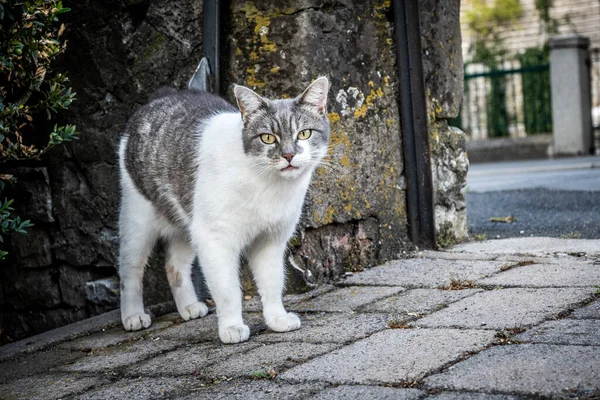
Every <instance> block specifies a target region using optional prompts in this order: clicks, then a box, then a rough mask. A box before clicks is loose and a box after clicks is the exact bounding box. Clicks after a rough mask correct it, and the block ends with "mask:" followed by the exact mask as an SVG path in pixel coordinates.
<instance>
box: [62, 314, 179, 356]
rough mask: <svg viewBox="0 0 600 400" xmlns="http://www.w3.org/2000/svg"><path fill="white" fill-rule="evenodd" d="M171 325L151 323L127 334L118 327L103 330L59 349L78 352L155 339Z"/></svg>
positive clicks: (65, 344)
mask: <svg viewBox="0 0 600 400" xmlns="http://www.w3.org/2000/svg"><path fill="white" fill-rule="evenodd" d="M172 325H173V322H171V321H159V322H153V323H152V325H151V326H150V327H149V328H147V329H142V330H141V331H135V332H127V331H126V330H125V329H123V327H121V326H119V327H116V328H112V329H108V330H105V331H104V332H99V333H96V334H93V335H90V336H85V337H82V338H80V339H77V340H75V341H72V342H67V343H63V344H62V345H60V347H61V348H64V349H68V350H79V351H91V350H98V349H105V348H107V347H110V346H115V345H117V344H121V343H125V342H131V341H134V340H138V339H141V338H144V337H156V336H157V335H160V331H161V330H162V329H164V328H168V327H169V326H172Z"/></svg>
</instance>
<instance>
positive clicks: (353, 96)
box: [0, 0, 464, 338]
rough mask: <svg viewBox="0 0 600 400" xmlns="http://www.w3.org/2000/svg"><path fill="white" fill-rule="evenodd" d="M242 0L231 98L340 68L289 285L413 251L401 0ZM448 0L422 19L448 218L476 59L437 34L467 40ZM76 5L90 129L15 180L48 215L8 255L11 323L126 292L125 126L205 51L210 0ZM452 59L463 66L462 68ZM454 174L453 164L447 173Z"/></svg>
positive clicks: (71, 317) (76, 47)
mask: <svg viewBox="0 0 600 400" xmlns="http://www.w3.org/2000/svg"><path fill="white" fill-rule="evenodd" d="M231 3H232V6H231V9H230V10H228V11H227V12H226V15H225V16H224V20H225V21H230V22H227V23H225V24H224V29H225V30H226V31H225V32H224V37H225V38H226V40H225V43H224V49H223V50H224V54H223V56H222V60H221V64H222V68H223V74H224V76H223V77H222V80H223V84H222V85H221V87H223V88H227V93H225V94H224V95H225V97H227V98H228V99H230V100H231V99H232V94H231V90H230V88H231V84H232V83H240V84H245V85H247V86H249V87H251V88H253V89H255V90H256V91H257V92H259V93H261V94H263V95H265V96H284V97H286V96H295V95H296V94H298V93H299V92H300V91H301V90H302V89H303V88H304V87H305V86H306V85H308V84H309V83H310V81H311V80H312V79H314V78H316V77H318V76H320V75H326V76H328V77H329V78H330V80H331V84H332V86H331V90H330V93H329V102H328V113H329V114H328V116H329V119H330V121H331V125H332V138H331V149H330V152H329V157H328V159H327V162H326V165H324V166H323V167H322V168H319V169H318V170H317V172H316V176H315V180H314V183H313V185H312V187H311V190H310V193H309V195H308V198H307V201H306V209H305V212H304V215H303V219H302V222H301V227H300V229H299V231H298V234H297V236H296V237H295V238H294V239H293V240H292V241H291V242H290V248H291V249H292V251H291V253H290V257H289V258H288V263H289V267H290V268H289V271H290V274H289V276H290V278H291V279H290V285H289V289H291V290H294V289H302V288H303V287H306V286H307V285H308V286H313V285H317V284H320V283H322V282H326V281H331V280H334V279H336V278H338V277H340V276H341V275H343V274H344V273H345V272H347V271H355V270H360V269H363V268H367V267H369V266H372V265H375V264H379V263H382V262H384V261H385V260H388V259H391V258H396V257H401V256H402V255H403V254H404V253H405V252H406V251H408V250H411V249H412V245H411V244H410V242H409V240H408V237H407V229H406V207H405V190H406V184H405V181H404V177H403V157H402V142H401V132H400V128H399V118H400V116H399V111H398V105H397V99H398V81H397V78H396V62H395V58H396V56H395V54H396V53H395V47H394V36H393V17H392V12H391V4H390V3H391V2H390V1H389V0H370V1H361V0H336V1H325V2H323V1H311V0H301V1H300V0H299V1H290V0H287V1H276V0H267V1H261V2H259V1H256V2H251V1H241V0H240V1H232V2H231ZM453 3H454V2H453ZM443 4H444V2H443V1H439V2H435V1H423V5H424V6H423V19H422V24H423V29H424V32H427V34H426V35H425V37H424V43H429V44H428V45H425V46H424V54H427V55H428V56H427V57H425V60H424V63H425V67H426V79H427V82H426V84H427V88H428V90H429V92H428V98H429V105H430V114H431V118H430V125H431V126H432V129H431V137H432V141H433V144H432V154H434V156H435V157H439V158H440V160H441V161H440V162H437V161H435V162H434V175H435V176H436V179H437V183H438V190H437V192H436V196H437V197H436V199H437V200H436V204H438V205H441V206H440V207H441V208H440V209H441V210H445V212H446V213H445V214H444V215H445V217H446V218H447V219H449V218H450V217H451V210H452V207H454V209H455V210H463V211H461V212H463V213H464V200H462V201H463V202H462V203H461V202H460V201H461V200H460V197H459V190H458V188H459V187H460V185H461V184H462V183H461V179H463V180H464V174H463V172H464V171H463V170H460V171H463V172H460V171H459V172H458V173H457V174H454V175H452V174H453V172H452V170H453V169H454V168H455V167H456V164H454V161H453V160H452V157H458V158H459V159H461V160H462V158H461V157H464V153H461V149H462V147H461V143H460V140H458V139H457V138H459V137H460V136H456V135H455V134H454V133H452V132H451V131H449V130H448V128H447V124H446V119H447V118H449V117H451V116H452V115H454V113H455V110H457V108H458V105H457V103H456V101H457V100H456V99H457V98H459V97H460V93H461V92H462V87H460V85H461V84H462V83H461V82H462V81H461V79H462V77H461V76H460V71H461V68H462V67H461V66H460V52H459V53H458V56H457V59H456V60H455V61H453V62H452V61H448V60H447V59H445V58H447V57H450V56H456V55H455V53H454V50H452V52H450V53H448V52H439V51H437V50H434V49H437V48H438V47H439V46H438V44H437V42H438V41H440V42H443V43H447V41H455V42H454V44H453V45H450V46H449V48H451V49H455V47H456V48H460V42H459V41H460V33H459V32H458V31H457V29H456V26H458V14H457V12H450V11H448V10H447V9H446V8H444V7H448V6H444V5H443ZM453 5H454V4H453ZM70 7H72V9H73V10H72V12H71V13H70V14H68V15H67V18H68V21H67V22H68V23H67V34H68V39H69V46H68V51H67V54H66V55H65V57H64V62H63V65H64V67H65V68H66V69H67V70H68V71H69V75H70V77H71V80H72V82H73V87H74V90H75V91H76V92H77V94H78V95H77V97H78V100H77V101H76V102H75V103H74V104H73V106H72V108H71V110H70V113H69V115H67V116H66V117H65V119H67V120H69V121H72V122H74V123H76V124H77V126H78V129H79V130H80V131H81V132H82V136H81V139H80V140H78V141H77V142H75V143H73V144H69V145H67V146H64V147H61V148H57V149H55V150H54V151H53V152H52V154H51V155H50V157H49V158H47V159H46V160H44V161H43V162H40V163H37V164H34V165H27V166H15V168H17V170H16V171H15V172H16V173H15V174H16V175H17V176H18V177H19V178H20V181H21V183H22V184H21V185H20V186H19V187H18V188H19V191H20V192H19V193H17V194H16V199H17V201H18V202H19V204H20V207H21V208H20V210H19V212H20V214H21V215H22V216H24V217H27V218H31V219H33V220H34V222H35V223H36V226H35V227H34V228H33V229H32V230H31V231H30V234H29V235H28V236H14V237H13V248H12V251H11V258H10V260H9V262H7V263H5V264H4V266H3V267H2V269H1V270H0V274H1V279H2V287H1V290H0V303H1V304H0V306H1V307H0V308H1V310H2V311H1V314H0V315H1V322H0V326H1V327H2V330H3V333H4V334H5V335H8V336H10V337H12V338H19V337H24V336H27V335H30V334H33V333H37V332H40V331H42V330H48V329H51V328H54V327H57V326H59V325H63V324H66V323H69V322H72V321H75V320H78V319H81V318H85V317H87V316H90V315H92V314H95V313H98V312H102V311H104V310H107V309H109V308H111V307H115V306H116V304H115V300H116V299H117V296H118V286H117V285H116V283H115V282H116V281H115V280H114V279H113V280H112V281H111V280H110V279H109V280H107V279H106V278H111V277H114V276H115V275H116V269H115V268H116V253H117V243H118V240H117V224H116V222H117V214H118V213H117V211H118V173H117V168H116V146H117V142H118V137H119V134H120V132H121V131H122V129H123V127H124V124H125V122H126V120H127V118H128V117H129V116H130V115H132V114H133V112H134V111H135V110H136V109H137V108H138V107H139V106H140V105H141V104H143V103H144V102H146V101H147V98H148V96H149V94H151V93H152V92H153V91H154V90H155V89H156V88H157V87H158V86H161V85H169V84H172V85H175V86H176V87H180V88H183V87H185V85H186V83H187V80H188V79H189V77H190V76H191V74H192V72H193V70H194V68H195V66H196V65H197V63H198V61H199V58H200V55H201V49H202V37H201V31H202V29H201V28H202V27H201V23H202V4H201V2H198V1H192V0H181V1H178V2H171V1H167V0H151V1H145V0H109V1H106V0H105V1H100V0H79V1H77V2H72V4H70ZM440 7H441V8H440ZM432 26H436V29H432V28H431V27H432ZM440 27H441V28H440ZM442 30H443V31H444V32H438V31H442ZM427 35H429V36H427ZM428 46H429V47H428ZM428 48H429V51H430V52H429V53H427V49H428ZM442 68H450V70H451V72H450V73H449V75H447V74H446V73H445V72H441V71H439V70H440V69H442ZM440 108H441V111H438V109H440ZM461 162H462V161H461ZM460 165H462V164H460ZM437 170H439V171H441V172H440V173H439V174H436V172H435V171H437ZM452 176H454V178H452ZM449 177H450V178H449ZM446 179H455V180H454V181H453V183H452V184H451V185H450V187H448V188H446V189H447V190H446V189H444V190H441V189H439V188H441V186H440V185H441V182H442V181H446ZM437 210H438V207H437V206H436V211H437ZM459 219H460V218H459ZM444 221H446V220H444ZM450 223H451V224H452V226H453V227H458V226H460V223H457V222H456V221H450ZM457 236H460V235H457ZM158 255H160V251H159V252H158ZM161 264H162V262H161V259H160V257H159V256H158V257H155V258H154V261H153V262H152V263H151V265H150V266H149V273H147V274H146V275H147V278H146V282H145V286H146V297H147V304H151V303H156V302H160V301H164V300H169V299H170V298H171V295H170V293H169V289H168V287H167V285H166V282H165V281H166V280H165V279H164V272H163V271H162V266H161ZM90 282H92V283H90ZM247 282H248V281H247ZM86 287H87V294H88V296H87V297H86V289H85V288H86Z"/></svg>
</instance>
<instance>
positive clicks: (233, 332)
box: [219, 324, 250, 343]
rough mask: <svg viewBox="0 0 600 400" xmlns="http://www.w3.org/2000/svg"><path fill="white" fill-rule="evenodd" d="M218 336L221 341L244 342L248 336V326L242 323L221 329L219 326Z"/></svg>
mask: <svg viewBox="0 0 600 400" xmlns="http://www.w3.org/2000/svg"><path fill="white" fill-rule="evenodd" d="M219 337H220V338H221V342H223V343H240V342H245V341H246V340H248V338H249V337H250V328H248V326H247V325H244V324H237V325H232V326H228V327H227V328H223V329H221V328H219Z"/></svg>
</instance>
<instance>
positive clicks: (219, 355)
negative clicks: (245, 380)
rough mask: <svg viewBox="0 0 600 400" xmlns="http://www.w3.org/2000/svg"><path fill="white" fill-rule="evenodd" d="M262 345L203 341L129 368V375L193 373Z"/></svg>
mask: <svg viewBox="0 0 600 400" xmlns="http://www.w3.org/2000/svg"><path fill="white" fill-rule="evenodd" d="M258 346H260V345H259V344H257V343H248V342H246V343H241V344H237V345H224V344H220V343H201V344H195V345H189V346H185V347H182V348H180V349H177V350H173V351H170V352H168V353H165V354H161V355H159V356H157V357H154V358H151V359H150V360H146V361H144V362H142V363H140V364H137V365H134V366H131V367H129V368H128V369H127V375H129V376H177V375H191V374H194V373H197V372H198V371H201V370H202V369H203V368H205V367H206V366H208V365H210V364H212V363H215V362H217V361H221V360H224V359H226V358H227V357H230V356H231V355H235V354H239V353H243V352H246V351H248V350H251V349H254V348H256V347H258Z"/></svg>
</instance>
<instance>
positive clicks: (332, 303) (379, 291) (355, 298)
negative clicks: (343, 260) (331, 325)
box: [289, 286, 404, 312]
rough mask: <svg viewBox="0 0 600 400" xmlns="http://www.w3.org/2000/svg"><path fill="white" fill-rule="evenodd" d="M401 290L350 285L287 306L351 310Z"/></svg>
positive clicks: (299, 309)
mask: <svg viewBox="0 0 600 400" xmlns="http://www.w3.org/2000/svg"><path fill="white" fill-rule="evenodd" d="M403 290H404V289H403V288H401V287H364V286H350V287H345V288H342V289H338V290H335V291H333V292H329V293H326V294H323V295H321V296H318V297H316V298H314V299H311V300H307V301H303V302H301V303H298V304H293V305H291V306H290V307H289V308H290V310H295V311H334V312H335V311H352V310H355V309H357V308H359V307H361V306H364V305H365V304H369V303H372V302H374V301H376V300H379V299H381V298H384V297H388V296H391V295H394V294H397V293H400V292H402V291H403Z"/></svg>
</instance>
